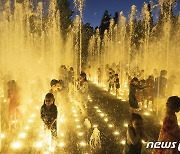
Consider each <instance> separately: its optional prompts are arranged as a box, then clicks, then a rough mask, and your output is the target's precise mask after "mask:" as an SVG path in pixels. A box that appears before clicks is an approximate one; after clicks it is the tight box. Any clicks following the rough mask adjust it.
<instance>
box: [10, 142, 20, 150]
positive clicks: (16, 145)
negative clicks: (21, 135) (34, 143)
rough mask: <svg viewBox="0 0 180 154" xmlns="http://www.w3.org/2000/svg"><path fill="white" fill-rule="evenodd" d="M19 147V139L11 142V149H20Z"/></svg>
mask: <svg viewBox="0 0 180 154" xmlns="http://www.w3.org/2000/svg"><path fill="white" fill-rule="evenodd" d="M21 147H22V143H21V142H19V141H17V142H14V143H12V148H13V149H20V148H21Z"/></svg>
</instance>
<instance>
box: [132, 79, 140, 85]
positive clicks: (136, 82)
mask: <svg viewBox="0 0 180 154" xmlns="http://www.w3.org/2000/svg"><path fill="white" fill-rule="evenodd" d="M138 81H139V80H138V78H136V77H135V78H133V79H132V80H131V84H134V85H137V84H138Z"/></svg>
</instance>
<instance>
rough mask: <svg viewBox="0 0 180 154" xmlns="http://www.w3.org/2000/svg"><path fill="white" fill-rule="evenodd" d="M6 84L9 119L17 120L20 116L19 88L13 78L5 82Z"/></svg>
mask: <svg viewBox="0 0 180 154" xmlns="http://www.w3.org/2000/svg"><path fill="white" fill-rule="evenodd" d="M7 85H8V103H9V119H10V120H17V119H19V118H20V111H19V105H20V94H19V88H18V86H17V84H16V82H15V81H14V80H11V81H9V82H8V83H7Z"/></svg>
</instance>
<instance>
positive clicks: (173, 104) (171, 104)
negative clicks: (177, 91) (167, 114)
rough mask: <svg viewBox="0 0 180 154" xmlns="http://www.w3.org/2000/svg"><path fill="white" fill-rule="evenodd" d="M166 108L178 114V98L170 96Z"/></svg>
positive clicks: (179, 107) (179, 104) (179, 99)
mask: <svg viewBox="0 0 180 154" xmlns="http://www.w3.org/2000/svg"><path fill="white" fill-rule="evenodd" d="M166 108H167V109H169V110H172V111H173V112H179V110H180V98H179V97H178V96H171V97H169V98H168V100H167V103H166Z"/></svg>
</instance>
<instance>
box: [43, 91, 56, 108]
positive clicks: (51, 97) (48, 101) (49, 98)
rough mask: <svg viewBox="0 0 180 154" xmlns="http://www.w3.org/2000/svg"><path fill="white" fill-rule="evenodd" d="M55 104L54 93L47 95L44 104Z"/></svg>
mask: <svg viewBox="0 0 180 154" xmlns="http://www.w3.org/2000/svg"><path fill="white" fill-rule="evenodd" d="M54 102H55V98H54V95H53V94H52V93H47V94H46V96H45V100H44V104H45V105H46V106H51V105H52V104H54Z"/></svg>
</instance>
